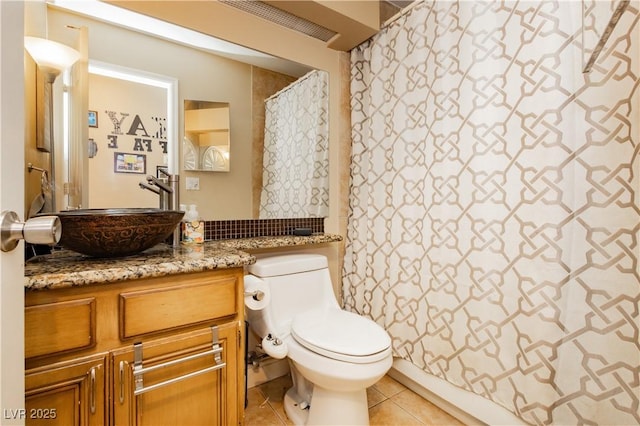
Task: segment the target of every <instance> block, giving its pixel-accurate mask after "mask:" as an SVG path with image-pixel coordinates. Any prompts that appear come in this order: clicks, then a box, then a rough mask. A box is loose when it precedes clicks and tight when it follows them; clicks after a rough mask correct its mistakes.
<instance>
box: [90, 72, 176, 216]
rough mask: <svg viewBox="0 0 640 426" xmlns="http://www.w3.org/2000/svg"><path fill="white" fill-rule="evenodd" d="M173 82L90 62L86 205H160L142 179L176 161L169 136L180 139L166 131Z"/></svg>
mask: <svg viewBox="0 0 640 426" xmlns="http://www.w3.org/2000/svg"><path fill="white" fill-rule="evenodd" d="M175 84H176V83H175V80H173V79H171V78H168V77H163V76H158V75H155V74H149V73H144V72H141V71H138V70H133V69H129V68H124V67H116V66H113V65H111V64H104V63H97V62H95V61H94V62H92V63H91V64H90V67H89V104H88V105H89V117H88V126H89V157H90V158H89V161H88V173H87V174H86V175H87V176H88V187H89V191H88V193H89V195H88V200H87V201H86V204H85V205H86V206H87V207H88V208H116V207H159V205H160V197H159V196H158V194H154V193H152V192H151V191H144V190H142V189H141V188H140V186H139V183H140V182H144V181H146V176H147V175H152V176H154V177H156V176H157V175H158V169H159V168H166V169H169V170H171V166H172V165H173V164H174V163H175V162H174V161H173V157H175V153H174V151H175V148H173V147H172V146H171V145H170V144H169V141H171V140H176V139H172V138H169V133H168V131H169V130H170V129H171V127H173V126H174V124H173V121H172V122H171V123H169V121H168V116H169V115H171V116H173V115H174V114H171V112H170V111H171V110H172V109H173V108H172V106H171V102H170V98H174V96H171V95H170V93H171V91H172V88H173V86H175ZM170 126H171V127H170ZM174 170H175V166H174ZM169 173H171V172H170V171H169Z"/></svg>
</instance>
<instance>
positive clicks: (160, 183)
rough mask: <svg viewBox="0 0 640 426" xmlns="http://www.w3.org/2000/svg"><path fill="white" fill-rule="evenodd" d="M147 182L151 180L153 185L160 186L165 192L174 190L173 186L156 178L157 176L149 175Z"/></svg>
mask: <svg viewBox="0 0 640 426" xmlns="http://www.w3.org/2000/svg"><path fill="white" fill-rule="evenodd" d="M147 182H149V183H150V184H151V185H155V186H157V187H158V188H160V189H162V190H163V191H165V192H168V193H169V194H171V193H172V192H173V188H171V187H170V186H169V185H167V184H166V183H164V182H163V181H162V180H160V179H158V178H156V177H155V176H151V175H147Z"/></svg>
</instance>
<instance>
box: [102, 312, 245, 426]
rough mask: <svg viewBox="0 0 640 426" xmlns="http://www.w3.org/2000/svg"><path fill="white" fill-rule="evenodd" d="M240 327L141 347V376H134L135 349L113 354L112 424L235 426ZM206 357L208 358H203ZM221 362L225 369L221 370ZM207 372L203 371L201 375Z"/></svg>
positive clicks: (162, 340)
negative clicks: (217, 349)
mask: <svg viewBox="0 0 640 426" xmlns="http://www.w3.org/2000/svg"><path fill="white" fill-rule="evenodd" d="M239 330H240V329H239V326H238V324H237V323H235V322H234V323H230V324H226V325H223V326H220V327H217V331H216V332H215V334H217V339H216V340H217V342H218V345H219V347H221V348H222V351H221V352H219V360H216V359H215V358H216V355H215V354H212V353H208V352H211V351H212V350H213V349H214V348H215V344H214V337H213V335H214V332H213V331H212V328H206V329H202V330H198V331H195V332H190V333H183V334H179V335H176V336H173V337H171V338H165V339H158V340H154V341H150V342H145V343H144V344H143V345H141V346H142V350H141V352H142V368H143V369H144V370H145V372H144V374H142V375H136V374H135V373H136V371H138V370H137V368H136V366H135V364H136V351H138V354H137V355H138V357H139V356H140V352H139V351H140V349H139V348H140V347H138V349H134V348H133V347H129V348H126V349H123V350H119V351H115V352H113V353H112V357H111V363H112V364H111V365H112V371H113V376H114V377H113V389H112V400H113V420H114V423H115V424H116V425H152V426H160V425H193V426H196V425H225V426H226V425H234V424H238V417H239V416H238V399H239V397H240V396H241V395H240V394H241V393H242V390H241V388H240V387H239V386H238V374H237V372H238V368H240V365H238V353H239V351H238V344H239V343H238V342H239ZM202 354H206V355H202ZM222 363H224V366H221V365H222ZM203 371H205V372H203Z"/></svg>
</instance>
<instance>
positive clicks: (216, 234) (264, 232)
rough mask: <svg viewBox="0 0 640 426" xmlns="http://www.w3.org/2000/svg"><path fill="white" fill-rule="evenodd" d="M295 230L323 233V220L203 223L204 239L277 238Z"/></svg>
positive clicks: (221, 221)
mask: <svg viewBox="0 0 640 426" xmlns="http://www.w3.org/2000/svg"><path fill="white" fill-rule="evenodd" d="M296 228H310V229H311V232H313V233H324V218H321V217H320V218H318V217H315V218H299V219H243V220H207V221H205V223H204V239H205V241H213V240H228V239H235V238H254V237H279V236H282V235H292V234H293V230H294V229H296Z"/></svg>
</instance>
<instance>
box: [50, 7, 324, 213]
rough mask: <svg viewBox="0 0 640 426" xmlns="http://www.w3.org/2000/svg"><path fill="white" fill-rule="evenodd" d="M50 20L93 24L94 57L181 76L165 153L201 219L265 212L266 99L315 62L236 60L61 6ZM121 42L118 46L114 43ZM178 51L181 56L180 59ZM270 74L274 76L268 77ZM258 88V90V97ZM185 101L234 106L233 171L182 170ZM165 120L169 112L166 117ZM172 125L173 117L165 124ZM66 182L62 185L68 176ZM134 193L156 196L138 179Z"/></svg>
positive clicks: (253, 56)
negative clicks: (173, 131)
mask: <svg viewBox="0 0 640 426" xmlns="http://www.w3.org/2000/svg"><path fill="white" fill-rule="evenodd" d="M49 22H50V27H51V26H52V25H53V24H54V23H55V24H56V27H64V25H73V26H77V27H87V28H88V32H89V41H90V47H91V48H90V50H89V52H90V54H89V60H90V61H100V62H103V63H111V64H115V65H118V66H124V67H127V68H130V69H137V70H141V71H143V72H147V73H152V74H153V73H157V74H159V75H164V76H171V77H172V78H175V79H176V80H177V81H178V86H179V92H178V91H176V93H177V94H176V100H175V110H176V116H175V120H176V123H177V132H178V134H177V136H176V139H175V140H176V141H177V143H176V147H177V149H176V152H175V153H173V154H172V153H171V152H168V153H167V155H168V158H167V162H168V164H172V162H173V161H175V164H176V168H175V170H176V171H177V173H178V174H179V175H180V186H181V190H180V199H181V200H180V202H181V203H183V204H196V205H197V206H198V211H199V212H200V215H201V217H202V218H203V219H205V220H231V219H258V218H259V211H258V207H259V206H258V205H259V199H256V194H258V196H259V194H260V188H259V187H258V188H256V185H257V179H258V177H259V178H260V179H261V178H262V176H261V175H260V176H258V173H257V172H256V170H257V167H258V165H257V163H258V162H260V164H259V167H262V163H261V159H262V157H261V153H260V152H261V149H262V147H261V146H259V143H260V140H261V138H262V135H261V133H263V132H264V99H265V98H266V97H268V96H270V95H271V94H273V93H275V92H277V91H278V90H280V89H281V88H282V87H285V86H286V85H287V84H290V83H291V82H292V81H295V80H297V79H298V78H300V77H301V76H303V75H305V74H306V73H307V72H309V71H310V70H311V69H312V68H310V67H308V66H304V65H301V64H297V63H294V62H291V61H284V60H281V59H279V58H273V57H268V55H264V54H262V53H260V52H250V53H245V54H243V55H241V56H239V57H234V58H231V57H225V56H224V54H222V53H221V54H220V55H218V54H213V53H211V52H207V51H204V50H203V49H196V48H192V47H187V46H185V45H181V44H179V43H175V42H171V41H168V40H166V39H164V38H162V37H160V36H152V35H150V34H148V33H146V32H145V33H142V32H139V31H137V30H135V29H129V28H126V27H123V26H116V25H110V24H107V23H105V22H102V21H100V20H99V19H94V18H91V17H89V16H86V15H83V14H82V13H69V12H66V11H65V10H62V9H52V10H50V11H49ZM125 40H126V42H125ZM116 45H117V46H118V49H114V46H116ZM238 48H240V47H238ZM158 52H162V54H158ZM177 57H179V58H181V60H180V61H176V60H175V58H177ZM276 60H277V61H276ZM265 61H266V62H265ZM267 75H268V76H269V78H266V77H265V76H267ZM212 76H215V78H212ZM274 82H277V84H274ZM256 93H259V94H260V95H259V96H256ZM185 100H206V101H215V102H217V103H226V104H228V105H229V145H228V149H229V156H230V157H229V169H228V171H227V172H221V173H203V172H201V171H197V170H188V169H185V168H183V163H184V162H183V158H182V152H181V151H182V149H183V148H182V143H183V138H184V111H183V107H184V102H185ZM89 109H90V110H95V111H96V112H97V114H98V118H99V121H98V125H99V126H100V128H102V126H103V125H107V124H108V122H106V121H105V119H104V117H103V114H104V111H102V110H98V109H96V108H93V107H91V106H89ZM123 111H124V110H123ZM130 118H132V117H131V116H130V117H129V119H130ZM167 120H170V118H169V117H167ZM129 124H131V123H129ZM143 124H144V126H145V128H146V127H147V124H146V123H144V120H143ZM169 127H170V125H169V121H168V122H167V128H169ZM170 145H171V144H170ZM105 149H106V148H105V147H104V146H99V147H98V153H99V154H98V155H100V154H103V153H104V152H105ZM154 150H155V148H154ZM258 158H259V160H258ZM254 163H255V164H254ZM112 167H113V166H112ZM146 174H152V175H155V174H156V173H155V170H151V169H150V168H148V167H147V170H146ZM119 176H120V175H119ZM143 176H144V175H137V176H135V177H143ZM129 177H131V176H129ZM188 180H189V181H190V182H196V183H195V185H193V186H190V187H189V188H193V187H194V186H195V187H196V188H197V189H189V188H187V187H186V184H187V181H188ZM136 182H137V181H136ZM60 184H61V185H62V184H63V181H61V182H60ZM107 185H109V184H108V183H107ZM127 185H128V184H127ZM128 186H129V185H128ZM128 186H127V187H128ZM118 188H119V187H118V186H116V187H115V191H113V192H114V198H113V199H112V200H111V202H109V201H108V200H105V203H109V204H111V205H110V206H111V207H113V206H114V205H115V204H116V203H117V202H118V198H117V197H118V196H119V194H118ZM88 191H89V198H91V196H92V194H93V193H94V191H96V189H95V188H93V187H89V189H88ZM98 191H100V189H98ZM134 191H138V192H136V194H137V195H139V197H138V198H142V197H145V198H149V197H151V198H150V199H149V200H151V201H149V200H147V202H151V203H155V198H154V194H151V193H148V191H144V190H141V189H139V188H136V187H135V185H134ZM327 191H328V188H327ZM87 206H88V204H87V203H86V201H83V202H82V207H87ZM128 207H136V206H135V205H129V206H128ZM282 217H284V216H282Z"/></svg>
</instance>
